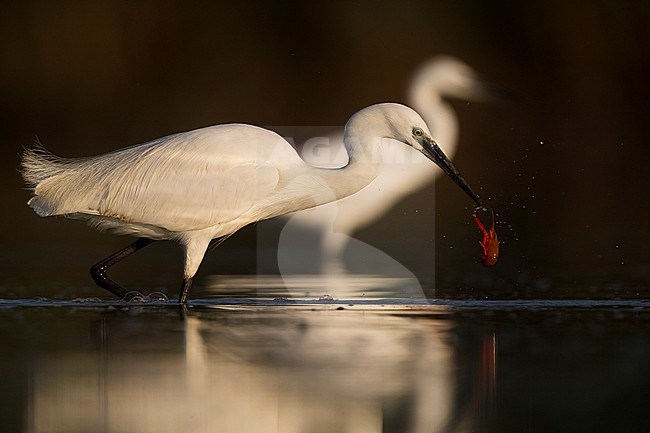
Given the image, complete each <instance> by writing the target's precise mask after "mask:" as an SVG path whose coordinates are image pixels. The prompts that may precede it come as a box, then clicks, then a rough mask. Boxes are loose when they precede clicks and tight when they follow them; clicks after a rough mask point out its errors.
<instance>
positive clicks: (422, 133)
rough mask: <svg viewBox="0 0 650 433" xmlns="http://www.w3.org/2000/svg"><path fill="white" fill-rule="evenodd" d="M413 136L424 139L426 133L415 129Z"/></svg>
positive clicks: (420, 129)
mask: <svg viewBox="0 0 650 433" xmlns="http://www.w3.org/2000/svg"><path fill="white" fill-rule="evenodd" d="M413 135H415V136H416V137H422V136H423V135H424V131H423V130H422V128H413Z"/></svg>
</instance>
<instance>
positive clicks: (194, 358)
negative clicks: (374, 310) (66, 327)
mask: <svg viewBox="0 0 650 433" xmlns="http://www.w3.org/2000/svg"><path fill="white" fill-rule="evenodd" d="M182 323H183V329H182V330H180V329H179V331H182V332H181V335H180V336H183V337H184V344H182V350H180V351H176V350H174V347H173V346H170V347H169V348H168V350H157V351H156V350H153V351H147V352H144V353H143V352H142V346H143V344H144V345H146V344H147V342H143V341H138V340H137V339H132V338H129V334H130V332H129V328H122V327H121V326H120V325H119V324H118V328H117V329H111V327H112V326H113V325H114V323H111V322H109V321H107V320H106V319H102V320H101V321H100V323H99V333H98V334H99V335H98V339H99V341H98V343H99V344H100V347H99V353H88V352H85V353H84V352H78V351H74V350H71V351H66V352H65V353H59V354H56V355H50V356H47V357H45V358H42V359H39V360H38V362H37V363H36V364H35V371H34V377H33V381H32V391H31V392H30V396H31V401H30V403H29V410H28V420H29V426H28V431H48V432H54V431H62V432H63V431H65V432H77V431H79V432H82V431H83V432H85V431H93V429H96V428H97V426H101V428H102V429H103V430H104V431H115V432H122V431H128V432H141V431H142V432H145V431H147V432H149V431H155V432H166V431H169V432H178V431H219V432H310V431H328V432H329V431H332V432H368V433H374V432H381V431H383V427H382V426H383V423H384V421H385V419H384V418H385V416H386V414H387V413H388V414H390V413H391V412H393V409H392V407H393V406H396V407H399V406H400V405H401V404H404V402H408V403H409V404H410V405H412V408H413V409H414V411H413V413H412V414H410V415H411V417H412V419H410V421H409V424H410V428H409V430H408V431H412V432H425V431H426V432H431V431H442V430H443V428H444V426H445V425H446V424H447V423H448V422H449V419H450V414H451V409H452V407H451V399H450V396H451V395H452V380H453V375H452V369H451V359H452V355H451V352H450V349H449V347H448V345H447V344H446V343H445V342H444V336H445V334H446V333H447V332H448V330H449V324H448V323H446V322H443V321H435V322H427V323H419V322H418V323H415V322H413V320H412V319H409V318H406V317H400V316H395V315H388V314H369V315H366V314H350V313H349V312H336V311H330V312H309V313H308V314H305V312H292V311H290V310H285V311H281V312H273V313H258V314H255V315H250V314H243V315H242V314H237V313H235V314H232V315H231V316H230V315H229V316H224V315H217V316H216V317H215V316H214V315H213V314H212V313H211V312H210V311H202V312H198V313H195V312H192V313H191V314H190V315H189V316H188V317H186V318H185V320H183V322H182ZM169 349H172V350H169Z"/></svg>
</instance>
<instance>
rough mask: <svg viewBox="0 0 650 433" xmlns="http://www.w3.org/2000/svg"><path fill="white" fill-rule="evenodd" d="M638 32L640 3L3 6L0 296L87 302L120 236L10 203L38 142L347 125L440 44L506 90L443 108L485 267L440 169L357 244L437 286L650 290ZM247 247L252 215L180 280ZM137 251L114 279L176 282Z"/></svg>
mask: <svg viewBox="0 0 650 433" xmlns="http://www.w3.org/2000/svg"><path fill="white" fill-rule="evenodd" d="M648 26H650V6H649V3H647V2H644V1H638V2H636V1H628V2H619V1H607V0H600V1H591V2H570V1H563V0H556V1H522V2H484V1H464V2H463V1H461V2H455V1H438V2H314V3H310V2H295V3H291V2H284V3H274V2H269V3H268V4H267V3H264V2H229V3H224V2H185V1H183V2H173V1H168V2H146V1H138V2H105V1H93V2H29V1H26V2H16V3H14V4H13V5H9V6H7V5H5V6H3V7H2V13H0V54H1V55H0V62H1V67H0V92H1V93H0V94H1V95H2V97H1V98H0V110H1V113H2V122H1V123H0V128H2V131H1V132H2V140H3V141H2V147H1V150H2V153H3V157H2V159H1V160H2V175H3V178H2V183H3V184H4V187H3V201H4V202H5V206H4V208H3V209H4V210H3V212H2V213H0V215H1V216H0V218H1V219H0V224H2V228H3V235H2V238H1V242H2V251H3V255H2V260H1V265H0V266H1V267H0V277H1V280H0V286H1V288H2V291H3V294H2V297H15V296H28V297H31V296H47V297H54V296H58V295H62V296H78V295H84V294H85V295H103V293H102V292H101V290H99V289H96V288H94V286H93V283H92V281H91V280H90V277H89V276H88V274H87V268H88V267H89V266H90V265H91V264H93V263H94V262H95V261H97V260H99V259H100V258H102V257H103V256H105V255H107V254H108V253H110V252H112V251H114V250H116V249H117V248H119V247H121V246H123V245H125V244H126V243H127V240H126V239H121V238H118V237H115V236H112V235H107V234H101V233H96V232H94V231H93V230H90V229H88V228H86V227H85V226H84V224H83V223H80V222H70V221H65V220H64V219H63V218H59V219H48V220H43V219H40V218H38V217H37V216H36V215H35V214H34V213H33V212H32V211H31V210H30V209H29V208H28V207H27V206H26V205H25V202H26V201H27V199H28V197H29V194H28V192H27V191H25V190H24V189H23V183H22V180H21V178H20V176H19V173H18V171H17V169H18V166H19V154H20V151H21V148H22V147H23V146H25V145H28V144H30V143H31V142H32V140H33V139H34V137H35V136H36V135H38V137H39V138H40V140H41V141H42V142H43V143H44V144H45V145H46V146H47V147H48V148H49V149H50V150H52V151H53V152H55V153H57V154H59V155H62V156H70V157H74V156H87V155H91V154H98V153H103V152H106V151H109V150H113V149H116V148H119V147H123V146H127V145H131V144H136V143H140V142H144V141H147V140H150V139H153V138H157V137H160V136H163V135H167V134H170V133H173V132H178V131H185V130H189V129H193V128H197V127H201V126H206V125H210V124H216V123H223V122H230V121H241V122H247V123H253V124H259V125H265V126H273V125H296V126H303V125H343V124H344V123H345V121H346V120H347V118H348V117H349V116H350V115H351V114H352V113H354V112H355V111H356V110H358V109H360V108H362V107H364V106H367V105H370V104H372V103H376V102H383V101H404V100H405V96H404V95H405V89H406V85H407V83H408V80H409V78H410V76H411V74H412V72H413V71H414V70H415V68H416V67H417V66H418V65H419V64H421V63H422V62H423V61H424V60H426V59H428V58H429V57H431V56H433V55H436V54H441V53H444V54H450V55H453V56H456V57H458V58H460V59H462V60H463V61H465V62H467V63H468V64H470V65H471V66H472V67H474V68H475V69H476V70H477V71H479V72H481V73H482V75H483V76H484V77H485V78H486V79H487V80H489V81H491V82H493V83H496V84H498V85H500V86H501V87H503V88H505V89H508V90H509V91H511V92H512V93H513V94H515V95H516V98H515V99H514V100H512V101H509V102H505V103H500V104H496V103H490V104H487V103H485V104H478V103H472V104H468V103H465V102H455V103H454V106H455V108H456V111H457V113H458V115H459V118H460V124H461V136H460V147H459V151H458V153H457V156H456V158H455V164H456V166H457V167H458V168H459V169H460V170H461V172H462V173H463V174H464V176H465V177H466V178H467V179H468V180H469V181H470V183H471V184H472V185H478V186H480V188H482V189H481V195H482V196H483V197H484V198H487V200H486V201H487V203H488V204H489V205H490V206H492V207H493V208H494V209H495V210H496V211H497V213H498V215H499V217H498V220H499V221H498V225H497V230H498V231H499V233H500V237H501V239H502V241H503V244H502V248H501V251H502V257H501V261H500V263H499V264H498V265H497V266H496V267H494V268H491V269H483V268H482V267H481V265H480V264H479V262H478V255H479V247H478V245H477V244H476V241H477V240H478V238H479V235H478V232H477V231H476V229H475V228H474V227H473V226H471V225H470V221H469V214H470V205H471V203H468V201H467V198H466V197H465V196H464V195H463V194H462V193H460V192H459V191H458V189H457V187H455V186H454V185H453V184H452V183H451V182H450V181H448V180H447V179H445V180H441V181H439V182H437V184H436V185H435V194H434V187H433V186H432V187H430V188H429V189H427V190H425V191H423V192H421V193H419V194H417V195H415V196H412V197H409V198H406V199H405V200H404V202H403V203H402V204H401V206H400V207H399V208H397V209H395V210H394V211H393V212H392V213H391V214H390V215H389V216H388V217H387V218H385V219H384V220H382V221H381V222H380V223H378V224H376V225H375V226H373V227H370V228H368V229H365V230H363V231H362V232H360V233H359V234H358V237H359V238H361V239H363V240H364V241H365V242H368V243H370V244H372V245H375V246H376V247H378V248H381V249H382V250H384V251H386V252H387V253H389V254H390V255H392V256H393V257H394V258H395V259H397V260H399V261H400V262H402V263H403V264H404V265H405V266H407V267H408V268H409V269H411V270H412V271H413V272H414V273H415V274H416V275H418V277H420V279H421V281H422V282H423V284H424V285H425V288H427V290H431V289H432V288H433V287H434V286H435V287H436V289H437V293H439V294H441V295H448V296H469V297H483V296H488V297H493V298H494V297H565V298H571V297H590V298H603V297H604V298H616V297H625V298H629V297H631V298H637V297H648V296H649V295H650V289H649V287H650V284H648V283H649V282H650V260H648V257H649V256H648V242H649V241H650V236H649V233H650V230H648V227H647V224H648V221H649V220H650V218H649V217H650V207H649V206H648V200H647V199H648V192H647V191H648V186H649V181H648V174H647V172H648V162H650V158H649V156H650V155H649V153H650V152H649V150H648V144H647V137H648V132H649V131H648V110H647V108H648V98H649V96H650V92H649V91H648V78H649V77H650V56H649V54H650V38H649V37H648V31H647V28H648ZM433 198H435V200H433ZM434 219H435V229H434V227H432V226H431V225H430V222H431V221H433V220H434ZM255 243H256V241H255V227H251V228H247V229H245V230H243V231H242V232H241V233H240V234H238V235H236V236H233V237H232V238H231V239H229V240H228V241H227V242H225V243H224V244H223V245H221V246H220V247H219V249H218V250H217V251H212V252H209V253H208V255H207V257H206V260H205V261H204V263H203V265H202V268H201V270H200V271H199V274H198V277H197V281H196V284H197V285H198V286H199V287H200V285H201V276H202V275H203V276H205V275H207V274H217V273H241V272H256V270H258V265H257V262H256V257H257V255H256V253H255ZM150 248H151V252H148V253H142V255H141V257H139V258H137V259H135V258H134V259H133V263H132V264H126V263H125V264H124V266H123V267H122V270H120V271H118V273H119V272H121V273H122V274H123V277H124V278H130V277H129V275H130V274H136V273H135V272H133V271H134V270H138V271H141V272H139V273H138V274H139V275H140V277H141V281H142V282H144V283H143V284H151V281H154V284H155V285H160V286H161V287H163V288H167V289H168V290H170V291H172V292H174V293H175V290H176V284H177V283H178V282H179V281H180V273H181V253H180V249H179V248H178V247H176V246H173V245H164V244H160V245H157V244H156V245H155V246H152V247H150ZM434 263H435V267H434ZM434 268H435V270H436V273H435V276H434V274H433V272H432V269H434ZM133 278H135V277H133ZM136 279H137V278H136Z"/></svg>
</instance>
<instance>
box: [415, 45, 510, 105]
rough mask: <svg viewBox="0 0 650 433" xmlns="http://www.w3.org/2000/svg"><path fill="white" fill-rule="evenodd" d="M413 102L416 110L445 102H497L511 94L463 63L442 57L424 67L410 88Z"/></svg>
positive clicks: (455, 59) (450, 57) (453, 58)
mask: <svg viewBox="0 0 650 433" xmlns="http://www.w3.org/2000/svg"><path fill="white" fill-rule="evenodd" d="M409 95H410V100H411V101H417V102H416V103H415V105H416V106H420V105H426V104H430V103H434V101H436V102H439V101H440V99H441V98H458V99H461V100H464V101H476V102H496V101H501V100H503V99H510V97H509V94H508V93H507V92H506V91H505V90H503V89H500V88H498V87H496V86H494V85H492V84H490V83H487V82H485V81H484V80H482V79H481V77H480V76H479V74H478V73H477V72H476V71H475V70H474V69H472V67H470V66H469V65H467V64H466V63H464V62H462V61H461V60H459V59H457V58H455V57H452V56H445V55H440V56H436V57H434V58H433V59H431V60H429V61H427V62H425V63H424V64H422V66H421V67H420V68H418V70H417V71H416V72H415V74H414V75H413V78H412V79H411V82H410V84H409Z"/></svg>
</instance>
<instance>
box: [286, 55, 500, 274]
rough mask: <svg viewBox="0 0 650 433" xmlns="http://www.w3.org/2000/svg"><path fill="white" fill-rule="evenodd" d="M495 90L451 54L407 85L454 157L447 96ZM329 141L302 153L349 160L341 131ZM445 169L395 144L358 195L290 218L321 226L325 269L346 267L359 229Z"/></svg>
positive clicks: (453, 123) (319, 159)
mask: <svg viewBox="0 0 650 433" xmlns="http://www.w3.org/2000/svg"><path fill="white" fill-rule="evenodd" d="M490 96H491V95H489V92H488V91H487V89H486V87H485V85H484V84H482V83H481V82H480V81H479V80H478V75H477V74H476V72H474V70H473V69H472V68H471V67H469V66H468V65H466V64H465V63H463V62H462V61H460V60H458V59H456V58H454V57H450V56H438V57H435V58H433V59H431V60H429V61H427V62H426V63H424V64H423V65H422V66H421V67H420V68H419V69H418V70H417V72H416V73H415V74H414V76H413V79H412V80H411V82H410V84H409V89H408V101H409V105H411V106H412V107H414V108H415V110H416V111H417V112H418V113H420V114H422V115H423V117H424V119H425V121H426V123H427V125H428V126H429V127H430V128H431V131H432V134H433V138H434V139H435V140H436V142H438V143H439V145H440V147H441V148H442V149H443V151H444V152H445V153H446V154H447V155H448V156H449V157H453V155H454V153H455V151H456V147H457V143H458V119H457V117H456V114H455V113H454V110H453V108H452V107H451V105H450V104H449V103H448V102H446V101H445V98H460V99H465V100H476V99H484V98H486V97H490ZM328 141H329V145H328V146H327V147H325V146H318V147H314V148H312V147H309V148H307V149H305V150H303V153H302V157H303V158H304V159H305V160H306V161H307V162H309V163H310V164H312V165H315V166H320V167H340V166H343V165H345V163H346V162H347V153H346V152H345V148H344V145H343V134H342V132H340V133H338V134H333V135H331V136H330V137H329V140H328ZM440 174H442V172H441V171H440V170H437V169H432V168H431V166H430V165H429V164H428V163H427V159H426V158H425V157H424V156H423V155H422V154H420V153H419V152H414V151H413V149H411V148H409V147H405V146H393V147H390V148H387V149H385V152H384V165H383V167H382V169H381V171H380V172H379V174H378V175H377V177H376V178H375V179H374V180H373V181H372V183H371V184H370V185H368V187H366V188H364V189H363V190H362V191H359V193H358V194H354V195H353V196H350V197H347V198H344V199H342V200H338V201H336V202H334V203H329V204H327V205H324V206H319V207H317V208H314V209H309V210H306V211H303V212H299V213H297V214H295V215H292V216H291V219H290V220H289V222H288V224H291V225H296V226H302V227H308V228H310V229H312V230H317V231H319V232H320V235H321V239H322V245H321V247H322V249H323V264H322V268H323V271H324V272H325V273H332V272H337V271H340V270H342V268H343V265H342V263H341V262H340V260H341V256H342V252H343V250H344V249H345V247H346V246H347V244H348V242H349V240H350V239H351V236H352V234H353V233H354V232H356V231H358V230H360V229H362V228H364V227H366V226H368V225H370V224H372V223H374V222H376V221H377V220H379V219H380V218H382V217H383V216H384V215H386V213H388V212H389V211H390V210H391V209H392V208H393V207H395V206H396V205H397V203H398V202H399V201H400V200H403V199H404V198H405V197H406V196H408V195H409V194H413V193H415V192H417V191H419V190H420V189H422V188H424V187H426V186H427V185H429V184H430V183H431V182H432V181H433V180H434V179H435V178H436V177H437V176H439V175H440ZM285 247H286V248H289V246H288V245H285Z"/></svg>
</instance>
